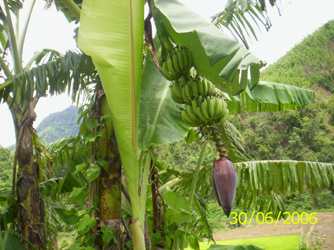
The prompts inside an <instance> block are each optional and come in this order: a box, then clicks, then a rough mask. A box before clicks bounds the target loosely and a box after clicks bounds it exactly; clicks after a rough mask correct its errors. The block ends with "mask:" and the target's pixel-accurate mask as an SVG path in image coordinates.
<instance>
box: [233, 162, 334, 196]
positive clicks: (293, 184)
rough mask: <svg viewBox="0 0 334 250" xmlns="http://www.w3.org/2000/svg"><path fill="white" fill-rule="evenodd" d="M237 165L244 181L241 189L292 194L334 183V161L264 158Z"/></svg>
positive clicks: (253, 191) (325, 186)
mask: <svg viewBox="0 0 334 250" xmlns="http://www.w3.org/2000/svg"><path fill="white" fill-rule="evenodd" d="M234 165H235V167H236V168H237V171H238V176H239V183H240V184H241V183H242V185H239V187H238V188H239V191H240V193H246V192H251V193H255V194H270V193H271V192H275V193H277V194H291V193H296V192H304V190H311V191H315V190H317V189H325V188H329V187H330V186H331V184H333V183H334V163H322V162H310V161H292V160H264V161H248V162H238V163H235V164H234ZM243 196H244V195H243Z"/></svg>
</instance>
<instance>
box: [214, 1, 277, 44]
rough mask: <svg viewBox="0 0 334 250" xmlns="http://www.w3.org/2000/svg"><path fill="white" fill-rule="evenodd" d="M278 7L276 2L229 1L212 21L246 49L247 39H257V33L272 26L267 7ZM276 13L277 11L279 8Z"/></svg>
mask: <svg viewBox="0 0 334 250" xmlns="http://www.w3.org/2000/svg"><path fill="white" fill-rule="evenodd" d="M270 6H271V7H274V6H276V7H277V6H278V3H277V1H276V0H230V1H228V3H227V4H226V6H225V9H224V10H223V11H221V12H219V13H218V14H216V15H215V16H214V17H213V19H212V21H213V23H214V24H215V25H217V26H218V27H219V28H222V27H225V28H227V29H228V30H229V31H230V32H231V33H232V34H233V35H235V36H236V37H237V38H239V39H240V40H241V41H242V42H243V43H244V45H245V46H246V47H247V48H248V47H249V43H248V40H249V39H257V32H258V31H260V30H261V28H264V29H265V30H269V29H270V27H271V26H272V24H271V21H270V17H269V14H268V8H269V7H270ZM277 8H278V11H279V7H277Z"/></svg>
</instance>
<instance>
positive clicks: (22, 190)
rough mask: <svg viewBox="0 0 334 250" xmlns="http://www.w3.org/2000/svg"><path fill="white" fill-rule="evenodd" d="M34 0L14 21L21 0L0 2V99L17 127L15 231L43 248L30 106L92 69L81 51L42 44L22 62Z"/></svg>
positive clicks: (28, 242)
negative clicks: (62, 52)
mask: <svg viewBox="0 0 334 250" xmlns="http://www.w3.org/2000/svg"><path fill="white" fill-rule="evenodd" d="M35 2H36V1H30V2H29V3H28V4H30V6H28V10H29V11H28V14H27V16H26V17H25V19H24V21H23V22H22V23H20V21H19V16H20V12H21V9H22V3H21V2H19V1H7V0H5V1H4V3H3V6H1V9H0V28H1V29H0V31H1V33H0V35H1V48H0V50H1V54H2V57H1V58H0V64H1V69H2V72H1V74H2V78H3V82H2V83H1V84H0V101H2V102H6V103H7V105H8V107H9V109H10V111H11V114H12V118H13V123H14V127H15V133H16V150H15V159H14V165H13V185H12V187H13V194H16V195H17V199H16V208H17V217H16V219H17V223H18V224H17V225H18V229H19V233H20V235H21V239H22V241H23V243H24V244H25V246H26V247H27V248H29V247H34V248H36V249H44V248H45V243H46V234H45V230H44V228H45V227H44V205H43V201H42V197H41V195H40V192H39V181H40V178H41V173H42V170H41V169H40V166H39V162H38V159H37V157H38V155H36V152H37V150H36V143H37V141H38V138H37V135H36V133H35V130H34V128H33V123H34V121H35V119H36V114H35V111H34V109H35V107H36V105H37V103H38V100H39V98H40V97H42V96H44V95H46V94H47V93H50V94H55V93H61V92H63V91H65V89H69V90H70V91H71V90H75V91H76V90H78V88H79V86H83V85H84V84H83V82H89V81H90V79H91V78H90V77H91V75H93V72H94V71H90V70H93V68H91V67H90V62H89V60H88V59H84V60H82V58H81V55H80V54H75V53H68V54H67V56H65V57H61V55H60V54H59V53H57V52H56V51H53V50H43V51H41V52H39V53H37V54H36V55H35V56H34V57H33V58H32V59H31V60H30V61H28V62H27V63H24V62H23V58H22V55H23V50H24V42H25V37H26V34H27V30H28V26H29V21H30V18H31V15H32V13H33V8H34V5H35ZM21 25H22V26H21ZM20 28H21V29H20ZM82 72H88V74H85V73H82ZM85 76H86V78H85ZM80 84H81V85H80ZM15 187H17V188H16V189H15Z"/></svg>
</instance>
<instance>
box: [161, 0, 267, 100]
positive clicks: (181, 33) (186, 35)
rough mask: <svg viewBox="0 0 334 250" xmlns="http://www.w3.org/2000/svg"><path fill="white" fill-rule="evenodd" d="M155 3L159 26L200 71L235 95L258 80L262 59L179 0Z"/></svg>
mask: <svg viewBox="0 0 334 250" xmlns="http://www.w3.org/2000/svg"><path fill="white" fill-rule="evenodd" d="M155 6H156V8H155V11H154V16H155V17H156V18H155V20H156V22H157V25H158V27H159V26H163V27H164V28H165V30H166V31H167V33H168V34H169V35H170V36H171V38H172V39H173V40H174V41H175V42H176V43H177V44H179V45H183V46H185V47H187V48H188V49H189V50H190V51H191V52H192V56H193V59H194V64H195V66H196V68H197V70H198V71H199V72H200V74H201V75H203V76H205V77H206V78H208V79H209V80H211V81H212V82H213V83H214V84H215V85H216V86H217V87H218V88H220V89H222V90H223V91H225V92H227V93H229V94H231V95H235V94H237V93H239V92H240V91H242V90H243V89H245V88H246V86H248V85H255V84H256V83H257V82H258V80H259V70H260V68H261V65H262V63H261V61H259V60H258V59H257V58H256V57H254V56H253V55H252V54H251V53H250V52H249V51H248V50H247V49H245V48H243V47H242V46H241V45H240V44H239V43H238V42H237V41H235V40H232V39H231V38H230V37H229V36H227V35H225V34H224V33H223V32H222V31H220V30H219V29H218V28H217V27H215V26H214V25H213V24H212V23H210V22H208V21H206V20H205V19H203V18H202V17H200V16H199V15H197V14H195V13H194V12H192V11H191V10H189V9H188V8H187V7H186V6H184V5H183V4H182V3H181V2H179V1H178V0H155ZM249 75H250V77H249Z"/></svg>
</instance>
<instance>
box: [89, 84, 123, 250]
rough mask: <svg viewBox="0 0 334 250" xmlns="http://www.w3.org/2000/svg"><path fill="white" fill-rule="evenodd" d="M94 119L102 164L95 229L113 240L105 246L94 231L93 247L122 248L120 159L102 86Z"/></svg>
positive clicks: (97, 156) (97, 95) (116, 249)
mask: <svg viewBox="0 0 334 250" xmlns="http://www.w3.org/2000/svg"><path fill="white" fill-rule="evenodd" d="M96 91H97V93H96V103H95V112H94V113H95V116H96V118H97V119H98V120H99V121H100V126H99V127H98V130H99V135H100V137H99V139H98V140H97V143H96V146H95V157H96V159H97V160H103V161H104V162H106V165H105V167H104V168H102V170H101V174H100V177H99V179H98V183H97V185H98V191H99V194H98V201H97V202H98V211H97V217H98V219H99V227H98V228H99V230H103V229H109V230H111V231H112V232H113V235H114V236H115V238H114V240H112V241H110V242H108V243H106V242H103V240H102V237H101V235H102V231H100V232H98V235H99V236H100V237H97V241H96V247H97V248H98V249H103V250H120V249H122V245H123V244H122V232H121V201H122V200H121V198H122V196H121V176H122V172H121V160H120V155H119V150H118V147H117V142H116V138H115V135H114V131H113V127H112V125H111V119H110V118H109V119H108V118H106V117H105V116H106V115H108V114H109V109H108V105H107V103H106V99H105V95H104V92H103V89H102V87H100V88H99V87H98V89H97V90H96Z"/></svg>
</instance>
